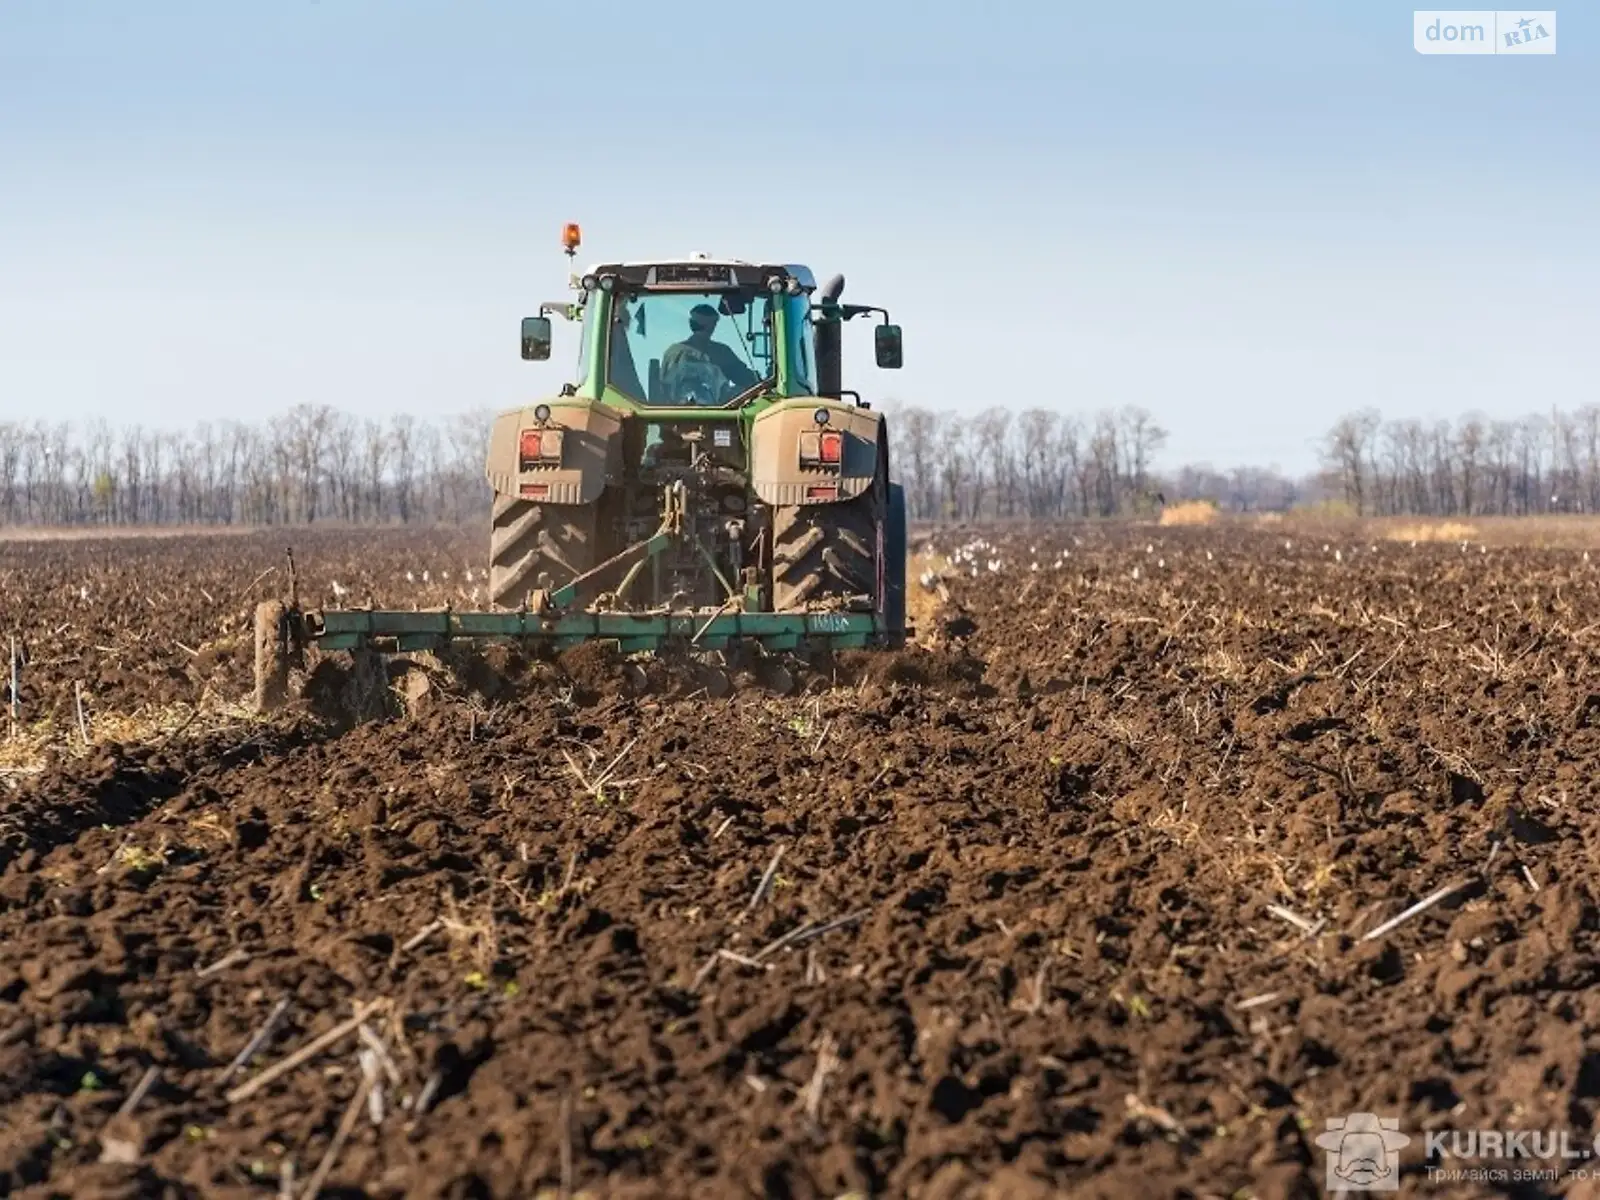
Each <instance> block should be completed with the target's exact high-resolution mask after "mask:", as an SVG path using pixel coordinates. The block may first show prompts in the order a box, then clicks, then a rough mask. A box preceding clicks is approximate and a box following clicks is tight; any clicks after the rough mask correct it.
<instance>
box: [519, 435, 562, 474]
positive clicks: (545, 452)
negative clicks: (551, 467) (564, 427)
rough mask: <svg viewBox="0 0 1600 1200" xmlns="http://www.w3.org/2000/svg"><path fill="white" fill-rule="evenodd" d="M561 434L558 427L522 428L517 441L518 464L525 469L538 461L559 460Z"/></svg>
mask: <svg viewBox="0 0 1600 1200" xmlns="http://www.w3.org/2000/svg"><path fill="white" fill-rule="evenodd" d="M561 443H562V436H561V430H559V429H524V430H523V431H522V437H521V439H520V441H519V442H518V443H517V455H518V457H519V458H520V459H521V460H522V461H521V463H520V464H519V466H520V467H521V468H522V469H523V470H527V469H528V468H529V467H531V466H536V465H538V464H540V463H558V462H560V461H561Z"/></svg>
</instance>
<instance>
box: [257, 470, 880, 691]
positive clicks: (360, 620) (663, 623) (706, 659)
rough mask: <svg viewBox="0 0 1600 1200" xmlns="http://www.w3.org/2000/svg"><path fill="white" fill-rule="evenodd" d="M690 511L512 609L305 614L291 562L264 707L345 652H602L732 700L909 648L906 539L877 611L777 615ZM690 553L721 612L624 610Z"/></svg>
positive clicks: (677, 493)
mask: <svg viewBox="0 0 1600 1200" xmlns="http://www.w3.org/2000/svg"><path fill="white" fill-rule="evenodd" d="M689 513H690V509H689V504H688V497H687V493H686V489H685V487H684V484H683V482H682V481H677V482H674V483H673V484H671V485H670V486H668V487H667V488H666V489H665V492H664V495H663V516H662V522H661V526H660V528H658V529H657V530H656V531H655V533H654V534H652V535H651V536H650V537H648V538H646V539H644V540H643V541H640V542H637V543H635V544H634V545H632V546H629V547H628V548H627V549H625V550H623V551H622V552H621V553H620V554H617V555H614V556H613V557H611V558H609V559H608V560H606V561H605V562H603V563H601V564H599V565H598V566H596V567H594V568H592V569H591V570H588V571H585V572H583V573H582V574H580V575H578V576H577V577H576V578H574V579H572V580H569V581H568V582H567V583H565V584H563V585H562V586H560V587H557V588H554V589H550V590H545V589H543V588H541V589H536V590H533V591H531V592H530V593H529V594H528V597H527V600H526V602H525V603H524V604H523V605H522V606H521V607H520V608H518V609H515V610H512V611H499V612H495V611H490V612H461V611H458V610H456V609H453V608H448V607H447V608H441V609H430V610H425V611H424V610H413V611H409V612H408V611H405V610H400V609H391V610H384V609H375V608H354V609H323V608H312V609H302V608H301V606H300V604H299V601H298V599H297V597H298V587H297V584H296V582H295V572H294V555H293V553H292V552H291V553H290V554H289V556H288V559H289V580H290V593H289V599H288V600H287V601H278V600H274V601H267V602H265V603H263V604H261V605H260V606H258V608H257V609H256V619H255V706H256V709H257V711H261V712H266V711H270V710H272V709H275V708H278V707H281V706H282V705H283V704H284V703H285V702H286V701H287V700H288V699H289V691H290V688H289V684H290V678H291V675H292V674H293V672H294V671H295V670H296V669H299V670H302V671H303V670H305V669H306V667H307V661H308V652H309V651H318V652H323V653H329V654H332V653H339V652H344V653H348V654H350V655H351V656H352V657H353V659H354V661H355V662H356V664H357V665H358V666H362V665H365V666H370V665H372V664H373V663H374V662H375V661H377V660H380V659H382V658H383V657H385V656H404V655H408V654H412V653H422V654H431V655H434V656H436V657H438V658H440V659H453V660H455V661H457V662H459V661H460V659H461V657H462V655H461V654H460V653H459V652H460V651H463V650H465V651H467V652H468V655H471V654H472V652H474V651H476V650H477V649H478V648H480V647H485V646H489V645H493V644H500V645H507V646H511V647H514V648H515V649H516V650H517V651H519V652H520V653H521V654H522V655H524V656H525V657H527V658H530V659H535V660H538V659H550V658H553V657H555V656H557V655H561V654H563V653H564V652H567V651H573V650H576V649H578V648H580V647H584V646H590V645H595V646H599V647H602V648H605V649H607V650H610V651H612V652H614V653H615V654H616V655H617V656H618V657H619V658H621V659H622V660H623V663H622V667H623V675H624V678H625V679H627V680H628V681H630V682H631V684H632V685H633V686H634V687H635V688H645V689H646V690H648V684H649V673H648V672H647V671H646V670H645V669H644V664H643V663H641V662H640V661H639V660H641V659H644V660H654V661H656V662H657V663H669V664H673V665H687V666H688V667H689V668H690V669H691V671H692V672H693V673H694V675H695V677H696V679H697V680H698V681H699V683H700V684H701V686H703V687H705V688H706V690H707V691H708V692H709V693H710V694H712V695H725V694H727V692H728V691H729V690H731V688H732V686H733V679H734V676H735V674H744V673H748V674H750V675H753V676H754V678H755V680H756V681H757V682H758V683H759V684H760V685H761V686H763V687H765V688H768V689H771V690H776V691H779V692H788V691H791V690H793V688H794V685H795V683H796V682H797V680H796V675H797V671H798V672H799V673H803V672H805V671H807V670H809V669H811V668H813V667H815V666H817V665H819V663H820V662H821V661H824V660H827V659H829V658H831V656H832V654H833V653H834V652H836V651H847V650H865V649H871V648H879V649H898V648H900V647H902V646H904V645H905V642H906V637H907V633H908V630H907V628H906V619H905V602H904V581H903V570H904V567H903V562H904V549H903V541H904V535H903V532H901V533H900V534H899V535H898V536H897V537H896V538H895V540H894V543H893V545H894V551H895V553H896V558H895V562H896V563H897V564H898V570H891V572H890V575H891V583H890V585H889V586H887V587H884V588H882V589H881V599H880V602H879V604H878V606H877V607H875V608H873V607H866V608H861V607H853V608H852V607H830V608H827V609H796V610H794V611H785V612H772V611H769V609H768V604H767V601H768V596H769V594H770V593H769V588H768V586H767V585H766V583H765V582H764V581H763V579H762V578H761V572H760V571H758V570H755V569H746V570H744V571H743V572H741V573H739V574H736V575H735V576H734V578H737V579H738V580H739V582H740V584H741V585H742V587H741V588H737V589H736V588H735V586H734V585H733V584H731V583H730V582H729V579H728V578H727V576H725V575H724V573H723V572H722V571H721V570H720V569H718V564H717V562H716V560H715V558H714V556H713V555H711V554H710V553H709V552H708V551H707V549H706V547H705V545H704V544H703V543H702V542H701V541H700V539H699V538H698V537H697V536H696V534H695V532H694V530H693V528H692V523H691V520H690V517H689ZM685 551H689V552H691V553H694V554H698V555H699V556H700V557H701V558H703V559H704V560H705V562H706V565H707V566H708V567H709V568H710V572H711V574H712V576H713V577H714V578H715V579H716V580H717V583H718V585H719V588H718V591H719V593H720V595H721V597H722V602H721V603H720V604H719V605H717V606H715V607H705V606H703V605H702V606H700V607H690V606H687V605H684V604H683V603H682V593H677V594H676V595H675V596H674V597H673V599H674V600H676V601H677V603H676V604H674V603H673V602H672V601H669V602H668V603H665V604H660V605H652V606H651V607H648V608H638V607H635V608H629V607H625V605H626V603H627V601H626V599H625V597H626V594H627V593H628V592H629V589H630V587H631V585H632V584H633V583H634V582H635V581H636V580H637V579H639V578H640V576H641V573H642V572H644V571H645V570H646V568H649V567H651V566H652V565H654V566H656V567H659V564H660V561H661V560H663V559H664V558H666V556H668V555H673V554H677V555H681V554H682V553H683V552H685ZM880 567H881V564H880ZM618 572H623V575H622V578H621V581H620V583H617V584H616V585H615V586H614V587H610V588H607V586H606V585H607V581H609V580H613V579H615V578H616V575H617V573H618ZM897 576H898V577H897Z"/></svg>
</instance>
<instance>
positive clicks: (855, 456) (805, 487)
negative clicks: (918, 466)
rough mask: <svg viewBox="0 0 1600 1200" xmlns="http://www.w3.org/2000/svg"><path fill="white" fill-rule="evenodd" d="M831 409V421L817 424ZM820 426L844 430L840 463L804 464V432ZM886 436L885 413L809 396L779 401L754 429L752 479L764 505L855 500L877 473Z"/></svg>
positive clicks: (758, 418)
mask: <svg viewBox="0 0 1600 1200" xmlns="http://www.w3.org/2000/svg"><path fill="white" fill-rule="evenodd" d="M818 409H826V410H827V413H828V423H827V425H825V426H820V427H819V426H818V425H817V420H816V413H817V410H818ZM819 428H823V429H828V430H834V431H837V432H839V433H842V434H844V445H843V453H842V454H841V456H840V461H839V463H837V464H824V465H822V466H811V465H807V466H802V465H801V463H800V439H801V435H802V434H809V433H816V432H817V431H818V429H819ZM883 437H884V426H883V414H882V413H876V412H873V411H872V410H871V409H865V408H857V407H855V406H854V405H851V404H841V403H839V402H837V401H833V400H827V399H818V398H815V397H807V398H804V399H800V400H788V401H785V402H784V403H782V404H775V405H773V406H772V407H771V408H769V409H767V410H766V411H765V412H763V413H762V414H761V415H760V416H758V417H757V418H756V419H755V420H754V421H753V422H752V423H751V428H750V483H751V487H752V489H753V490H754V491H755V494H756V496H757V497H759V498H760V499H761V500H762V501H763V502H764V503H767V504H777V505H795V504H827V503H830V502H834V501H839V500H854V499H855V498H856V497H857V496H860V495H863V494H864V493H865V492H866V491H867V490H868V489H869V488H870V487H871V486H872V481H873V480H874V479H875V478H876V477H877V474H878V471H879V467H880V460H881V458H882V452H881V450H880V449H879V442H880V441H882V440H883ZM828 484H836V485H837V486H838V491H837V493H835V494H831V495H828V496H825V497H819V496H817V495H815V494H814V493H813V491H812V489H813V488H815V487H817V486H818V485H828Z"/></svg>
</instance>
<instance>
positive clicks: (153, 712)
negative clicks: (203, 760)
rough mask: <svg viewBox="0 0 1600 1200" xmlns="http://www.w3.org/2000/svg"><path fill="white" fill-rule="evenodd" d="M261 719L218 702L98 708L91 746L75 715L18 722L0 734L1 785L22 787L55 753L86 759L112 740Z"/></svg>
mask: <svg viewBox="0 0 1600 1200" xmlns="http://www.w3.org/2000/svg"><path fill="white" fill-rule="evenodd" d="M259 720H260V718H259V717H258V716H257V715H256V714H255V713H254V712H253V711H252V710H251V709H250V708H249V707H248V706H247V705H246V704H243V703H231V702H225V701H218V700H207V701H205V702H203V703H202V704H199V705H195V704H164V705H152V706H148V707H145V708H140V709H136V710H135V711H133V712H131V713H119V712H98V713H94V714H93V715H92V716H89V717H87V718H86V723H87V724H88V727H89V744H88V745H87V746H85V745H84V741H83V735H82V734H81V733H80V732H79V729H78V724H77V721H76V720H75V719H72V720H67V721H53V720H44V721H39V722H35V723H33V724H22V725H17V726H15V727H10V728H7V730H6V732H5V733H4V734H0V785H5V784H11V785H17V784H19V783H20V782H21V781H23V780H26V779H28V778H29V777H31V776H34V775H38V774H41V773H42V772H43V771H44V770H45V769H46V768H47V766H48V765H49V763H50V760H51V758H52V757H69V758H82V757H84V756H85V755H87V754H88V753H90V752H91V751H92V750H93V749H94V748H95V747H96V746H102V745H107V744H109V743H113V742H114V743H117V744H120V745H123V746H140V745H149V744H152V743H155V742H161V741H164V740H168V739H171V738H174V737H176V736H178V735H179V734H196V733H214V732H217V731H220V730H224V729H230V728H240V727H243V726H245V725H248V724H251V723H253V722H256V721H259Z"/></svg>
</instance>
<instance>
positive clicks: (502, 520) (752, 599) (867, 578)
mask: <svg viewBox="0 0 1600 1200" xmlns="http://www.w3.org/2000/svg"><path fill="white" fill-rule="evenodd" d="M564 242H565V247H566V252H567V255H568V257H569V259H570V258H571V257H572V256H573V255H574V254H575V252H576V249H577V246H578V243H579V233H578V229H577V227H576V226H573V225H569V226H567V228H566V231H565V237H564ZM571 286H572V288H573V290H574V291H575V292H576V293H577V299H576V301H575V302H572V303H547V304H544V305H541V306H540V310H539V315H538V316H534V317H528V318H526V319H525V320H524V321H523V322H522V331H521V332H522V337H521V342H522V357H523V358H524V359H525V360H529V361H544V360H547V359H549V358H550V356H551V350H552V344H553V341H554V334H553V321H552V317H561V318H564V319H565V320H567V321H570V322H573V323H576V324H577V325H578V326H579V327H580V330H581V335H580V339H579V350H578V362H577V370H576V373H575V375H574V377H573V378H572V380H571V381H570V382H568V383H566V384H564V385H563V386H562V387H561V389H560V392H559V394H558V395H555V396H550V397H548V398H546V399H544V400H542V401H540V402H538V403H535V404H531V405H527V406H523V407H520V408H516V409H511V410H508V411H505V412H502V413H500V414H499V415H498V416H497V417H496V419H495V423H494V427H493V430H492V432H491V435H490V439H489V450H488V461H487V475H488V481H489V484H490V487H491V488H492V490H493V496H494V500H493V516H492V524H491V529H490V547H489V559H490V565H489V589H490V603H491V610H490V611H485V612H461V611H455V610H449V609H446V610H442V611H430V612H405V611H377V610H372V609H351V610H327V609H320V610H308V611H301V610H300V608H299V606H298V604H297V603H296V602H295V601H294V600H293V598H292V597H291V599H290V600H289V601H288V602H287V603H283V602H275V603H274V604H271V605H264V606H263V607H262V610H261V611H260V612H259V613H258V615H257V703H258V706H260V707H272V706H273V704H274V703H275V702H276V701H277V699H278V698H280V697H281V695H282V694H283V689H284V681H285V680H286V678H287V671H288V666H289V664H290V663H291V662H298V661H303V660H302V658H301V656H302V652H303V650H304V649H305V648H306V647H308V646H316V647H319V648H321V649H325V650H354V651H364V650H373V649H376V650H393V651H406V650H439V649H441V648H442V647H443V646H445V645H447V644H450V643H454V642H459V641H461V640H462V639H471V640H478V639H496V640H512V641H515V642H518V643H521V644H523V645H524V646H528V647H532V648H541V647H542V648H548V649H551V650H563V649H568V648H571V647H574V646H577V645H580V644H582V643H585V642H590V641H596V640H603V641H608V642H611V643H613V644H614V645H615V646H616V647H617V649H618V650H620V651H621V652H622V653H623V654H625V655H629V654H636V653H640V652H647V653H654V654H664V653H669V652H672V651H682V652H687V653H689V654H691V655H693V656H696V658H697V660H698V661H701V662H705V661H707V657H706V656H712V657H713V658H715V659H716V660H717V661H718V663H719V666H721V667H734V666H752V667H754V668H755V669H756V670H757V672H758V674H759V673H761V671H762V667H763V664H764V665H765V666H766V668H768V671H767V677H768V678H781V679H785V680H790V679H792V674H791V673H790V672H789V671H788V669H787V668H785V667H783V666H782V665H781V664H782V662H783V661H785V660H787V661H788V662H790V663H791V664H792V663H793V662H794V661H796V660H799V661H801V662H804V661H807V660H809V659H811V658H813V657H814V656H815V653H816V652H824V653H825V652H827V651H831V650H836V649H858V648H876V647H882V648H897V647H900V646H902V645H904V643H905V641H906V637H907V628H906V604H905V589H906V579H905V573H906V515H905V499H904V495H903V493H902V491H901V488H900V486H899V485H897V484H895V483H892V482H891V480H890V474H889V461H890V460H889V435H888V427H887V424H886V422H885V421H884V418H883V415H882V414H881V413H878V412H875V411H873V410H872V408H871V407H870V405H869V404H867V402H865V401H864V400H863V399H862V398H861V396H860V394H859V393H857V392H854V391H850V390H847V389H845V388H844V387H843V386H842V382H843V380H842V336H841V334H842V326H843V323H844V322H846V321H849V320H852V319H854V318H856V317H861V316H868V315H872V314H876V315H878V316H880V317H881V318H882V320H881V322H880V323H878V324H877V325H876V327H875V329H874V333H875V339H874V344H875V352H876V359H877V365H878V366H879V367H883V368H890V369H893V368H898V367H899V366H900V365H901V333H900V327H899V326H898V325H894V324H890V323H889V314H888V313H887V312H886V311H885V310H884V309H881V308H876V307H872V306H866V305H850V304H843V303H841V302H840V299H839V297H840V295H841V294H842V291H843V288H844V280H843V278H842V277H838V276H836V277H835V278H834V279H833V280H832V281H830V282H829V283H828V284H827V285H826V286H824V287H822V288H820V289H819V288H818V285H817V282H816V280H815V278H814V277H813V275H812V273H811V271H810V270H809V269H808V268H806V267H804V266H799V265H795V264H756V263H748V262H740V261H733V260H723V259H713V258H710V257H708V256H706V255H703V254H695V255H690V256H688V257H687V258H683V259H661V260H657V261H651V262H641V263H626V262H624V263H604V264H601V265H598V266H595V267H593V268H592V269H590V270H589V271H587V272H585V273H584V274H583V275H581V276H579V275H574V276H573V277H572V280H571ZM774 667H775V668H776V670H775V671H773V670H772V668H774Z"/></svg>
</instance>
